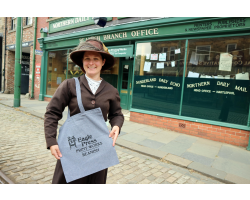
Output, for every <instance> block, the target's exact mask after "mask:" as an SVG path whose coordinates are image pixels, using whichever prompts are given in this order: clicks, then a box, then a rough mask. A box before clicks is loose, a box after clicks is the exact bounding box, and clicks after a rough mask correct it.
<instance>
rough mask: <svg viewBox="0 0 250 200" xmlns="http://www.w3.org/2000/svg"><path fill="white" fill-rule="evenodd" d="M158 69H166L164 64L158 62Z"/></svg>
mask: <svg viewBox="0 0 250 200" xmlns="http://www.w3.org/2000/svg"><path fill="white" fill-rule="evenodd" d="M156 69H164V62H158V63H157V64H156Z"/></svg>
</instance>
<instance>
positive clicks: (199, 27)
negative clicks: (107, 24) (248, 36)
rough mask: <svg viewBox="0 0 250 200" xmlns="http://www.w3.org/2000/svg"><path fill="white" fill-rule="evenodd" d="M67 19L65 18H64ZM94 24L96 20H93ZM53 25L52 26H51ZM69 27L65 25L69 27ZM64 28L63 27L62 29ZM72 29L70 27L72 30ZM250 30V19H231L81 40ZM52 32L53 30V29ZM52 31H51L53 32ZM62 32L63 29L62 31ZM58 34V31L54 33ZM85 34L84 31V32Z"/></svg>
mask: <svg viewBox="0 0 250 200" xmlns="http://www.w3.org/2000/svg"><path fill="white" fill-rule="evenodd" d="M64 19H65V18H64ZM93 23H94V20H93ZM51 25H52V24H50V26H51ZM68 26H69V25H67V26H66V25H65V27H68ZM59 28H60V27H57V25H56V26H55V29H56V30H57V29H58V30H57V31H59ZM61 28H62V27H61ZM70 28H72V27H68V29H70ZM249 28H250V18H246V17H240V18H230V19H228V20H224V19H222V20H216V21H207V22H199V23H186V24H182V25H171V26H162V27H157V28H153V27H152V28H144V29H136V30H132V31H118V32H113V33H109V34H103V35H101V34H100V32H99V30H97V31H98V32H99V33H98V34H97V35H94V34H93V35H92V34H91V35H90V36H88V37H84V38H81V39H80V40H83V41H86V39H88V38H89V37H93V36H94V37H97V39H99V40H101V41H103V42H104V43H105V42H107V41H108V42H109V41H120V40H138V39H147V38H158V37H171V36H173V35H176V34H178V35H188V34H193V33H197V32H201V33H202V32H203V33H206V34H209V33H211V32H214V31H216V32H217V31H223V30H225V31H227V30H234V29H237V30H242V29H249ZM51 30H52V29H51ZM51 30H50V31H51ZM60 30H61V29H60ZM54 32H56V31H54ZM83 33H84V31H83ZM66 44H67V45H69V46H76V45H78V44H79V39H71V40H67V41H60V42H54V41H53V42H51V43H47V44H46V48H54V47H56V48H58V47H61V46H65V45H66Z"/></svg>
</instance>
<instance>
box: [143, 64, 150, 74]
mask: <svg viewBox="0 0 250 200" xmlns="http://www.w3.org/2000/svg"><path fill="white" fill-rule="evenodd" d="M150 68H151V62H145V64H144V69H143V71H146V72H149V71H150Z"/></svg>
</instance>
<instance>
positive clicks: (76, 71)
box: [65, 50, 84, 79]
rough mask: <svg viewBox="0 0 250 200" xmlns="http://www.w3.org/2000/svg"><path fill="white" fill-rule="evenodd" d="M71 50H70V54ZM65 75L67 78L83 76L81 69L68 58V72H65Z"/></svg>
mask: <svg viewBox="0 0 250 200" xmlns="http://www.w3.org/2000/svg"><path fill="white" fill-rule="evenodd" d="M71 51H72V50H70V52H71ZM65 73H67V78H68V79H69V78H73V77H79V76H81V75H83V74H84V73H83V71H82V69H81V68H80V67H79V66H78V65H76V64H75V63H74V62H73V61H72V60H71V59H70V58H69V61H68V71H66V70H65Z"/></svg>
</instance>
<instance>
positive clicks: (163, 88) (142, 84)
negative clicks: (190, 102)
mask: <svg viewBox="0 0 250 200" xmlns="http://www.w3.org/2000/svg"><path fill="white" fill-rule="evenodd" d="M176 50H180V53H178V52H176ZM184 56H185V40H177V41H161V42H148V43H138V44H137V46H136V58H135V71H134V75H135V76H134V84H133V85H134V89H133V99H132V107H133V108H137V109H143V110H151V111H156V112H164V113H170V114H179V109H180V96H181V84H182V75H183V66H184V64H183V63H184Z"/></svg>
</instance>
